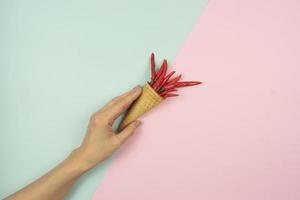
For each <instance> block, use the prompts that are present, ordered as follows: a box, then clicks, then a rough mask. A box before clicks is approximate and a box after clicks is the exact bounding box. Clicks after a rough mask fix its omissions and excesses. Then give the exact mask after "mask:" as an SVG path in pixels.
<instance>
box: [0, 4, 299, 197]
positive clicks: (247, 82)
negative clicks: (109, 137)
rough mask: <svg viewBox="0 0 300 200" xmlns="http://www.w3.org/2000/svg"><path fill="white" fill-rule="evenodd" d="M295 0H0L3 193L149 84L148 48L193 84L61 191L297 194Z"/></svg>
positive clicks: (41, 169)
mask: <svg viewBox="0 0 300 200" xmlns="http://www.w3.org/2000/svg"><path fill="white" fill-rule="evenodd" d="M299 9H300V3H299V1H297V0H287V1H280V0H272V1H271V0H266V1H259V0H253V1H246V0H226V1H225V0H211V1H205V0H177V1H166V0H163V1H158V0H153V1H144V0H142V1H138V0H129V1H96V0H87V1H79V0H77V1H58V0H53V1H35V0H28V1H18V0H1V1H0V25H1V28H0V198H3V197H5V196H6V195H8V194H10V193H12V192H14V191H16V190H18V189H20V188H21V187H23V186H24V185H26V184H28V183H30V182H31V181H33V180H35V179H36V178H38V177H39V176H41V175H42V174H44V173H45V172H47V171H48V170H50V169H51V168H53V167H54V166H55V165H56V164H58V163H59V162H60V161H62V160H63V159H64V158H65V157H66V156H67V155H68V153H70V151H71V150H72V149H74V148H75V147H77V146H78V145H79V144H80V142H81V140H82V138H83V136H84V133H85V129H86V126H87V123H88V120H89V116H90V114H91V113H92V112H94V111H95V110H96V109H99V108H100V107H101V106H103V105H104V104H105V103H106V102H107V101H108V100H110V99H111V98H112V97H114V96H116V95H119V94H120V93H122V92H125V91H126V90H128V89H130V88H132V87H133V86H135V85H136V84H143V83H144V82H145V81H147V80H148V77H149V74H150V73H149V56H150V53H151V52H155V53H156V55H157V58H158V60H162V59H163V58H168V59H169V61H170V63H171V64H172V66H173V67H172V68H174V69H175V70H177V71H178V72H179V73H180V72H182V73H183V74H184V76H183V78H184V79H187V80H200V81H203V82H204V84H203V85H202V86H199V87H193V88H189V89H185V90H184V89H183V90H181V91H180V97H178V98H176V99H172V100H170V101H168V102H165V103H164V104H162V105H161V106H160V107H159V108H158V109H155V110H153V112H151V113H148V114H146V115H145V116H143V117H142V120H143V121H144V123H143V126H142V127H140V128H139V131H138V133H137V134H136V135H135V136H134V137H133V138H131V140H130V141H128V143H127V144H126V145H125V146H124V147H123V148H122V149H121V150H120V151H119V152H117V153H116V154H115V155H114V156H113V158H112V159H110V160H108V161H107V162H106V163H105V164H104V165H102V166H100V167H97V168H95V169H94V170H92V171H91V172H89V173H87V174H86V175H84V177H82V178H81V180H80V181H79V182H78V184H77V185H76V186H75V188H74V189H73V190H72V192H71V194H70V196H69V199H72V200H73V199H75V200H83V199H94V200H98V199H99V200H100V199H111V200H119V199H131V200H137V199H144V200H153V199H174V200H181V199H195V200H196V199H206V200H218V199H223V200H241V199H243V200H253V199H256V200H268V199H270V200H271V199H272V200H282V199H287V200H297V199H299V198H300V192H299V191H300V172H299V168H300V126H299V120H300V88H299V85H300V75H299V74H300V70H299V67H300V61H299V57H300V53H299V52H300V40H299V35H300V13H299V12H298V11H299Z"/></svg>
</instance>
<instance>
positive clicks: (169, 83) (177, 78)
mask: <svg viewBox="0 0 300 200" xmlns="http://www.w3.org/2000/svg"><path fill="white" fill-rule="evenodd" d="M181 76H182V75H181V74H179V75H178V76H176V77H174V78H172V79H171V80H169V81H168V82H167V83H166V84H165V85H172V84H174V83H176V82H178V81H179V80H180V79H181Z"/></svg>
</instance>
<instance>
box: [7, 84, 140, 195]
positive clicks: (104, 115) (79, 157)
mask: <svg viewBox="0 0 300 200" xmlns="http://www.w3.org/2000/svg"><path fill="white" fill-rule="evenodd" d="M140 94H141V87H140V86H137V87H135V88H134V89H132V90H130V91H128V92H126V93H124V94H122V95H120V96H117V97H115V98H113V99H112V100H111V101H110V102H108V103H107V104H106V105H105V106H104V107H103V108H102V109H100V110H99V111H97V112H95V113H94V114H92V116H91V119H90V122H89V125H88V128H87V131H86V134H85V137H84V140H83V142H82V143H81V145H80V146H79V147H78V148H76V149H75V150H73V151H72V152H71V153H70V154H69V156H67V158H66V159H65V160H64V161H63V162H62V163H60V164H59V165H58V166H56V167H55V168H54V169H52V170H51V171H49V172H48V173H47V174H45V175H44V176H42V177H40V178H39V179H37V180H36V181H34V182H33V183H31V184H29V185H28V186H26V187H24V188H23V189H21V190H19V191H17V192H16V193H14V194H12V195H10V196H9V197H6V198H5V200H41V199H43V200H61V199H64V198H65V197H66V195H67V194H68V192H69V191H70V189H71V188H72V186H73V185H74V184H75V182H76V181H77V180H78V179H79V178H80V176H82V175H83V174H84V173H85V172H87V171H88V170H90V169H92V168H94V167H95V166H97V165H98V164H100V163H102V162H103V161H104V160H105V159H106V158H108V157H109V156H111V154H112V153H113V152H115V151H116V150H117V149H118V148H119V147H120V146H121V145H122V144H123V143H124V142H125V141H126V140H127V139H128V138H129V137H130V136H131V135H133V133H134V132H135V129H136V128H137V127H138V126H139V125H140V124H141V122H140V121H137V120H136V121H134V122H132V123H130V124H129V125H128V126H126V127H125V128H124V129H123V130H122V131H120V132H118V133H116V132H114V131H113V129H112V124H113V122H114V121H115V119H116V118H118V117H119V116H120V115H121V114H122V113H123V112H124V111H125V110H126V109H127V108H128V107H129V106H130V105H131V103H132V102H133V101H134V100H135V99H136V98H137V97H138V96H139V95H140Z"/></svg>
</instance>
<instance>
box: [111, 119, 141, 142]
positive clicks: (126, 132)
mask: <svg viewBox="0 0 300 200" xmlns="http://www.w3.org/2000/svg"><path fill="white" fill-rule="evenodd" d="M140 124H141V121H137V120H136V121H133V122H131V123H130V124H128V125H127V126H126V127H125V128H124V129H123V130H122V131H121V132H120V133H119V134H117V135H118V138H119V140H120V141H121V143H124V142H125V141H126V140H127V139H128V138H129V137H130V136H131V135H133V133H134V131H135V129H136V128H137V127H138V126H139V125H140Z"/></svg>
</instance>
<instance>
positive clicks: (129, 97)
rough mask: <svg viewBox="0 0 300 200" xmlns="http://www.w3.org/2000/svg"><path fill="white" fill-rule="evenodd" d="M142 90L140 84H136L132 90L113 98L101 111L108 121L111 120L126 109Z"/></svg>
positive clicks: (110, 121)
mask: <svg viewBox="0 0 300 200" xmlns="http://www.w3.org/2000/svg"><path fill="white" fill-rule="evenodd" d="M141 92H142V89H141V87H140V86H136V87H135V88H133V89H132V90H130V91H128V92H126V93H124V94H122V95H120V96H117V97H115V98H113V99H112V100H111V101H110V102H109V103H108V104H107V105H106V106H104V108H103V111H104V112H105V115H106V117H107V119H108V121H109V123H111V124H112V122H113V121H114V120H115V119H116V118H118V117H119V116H120V115H121V114H122V113H123V112H124V111H126V110H127V109H128V108H129V106H130V105H131V104H132V103H133V102H134V100H136V99H137V98H138V97H139V96H140V94H141Z"/></svg>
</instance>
